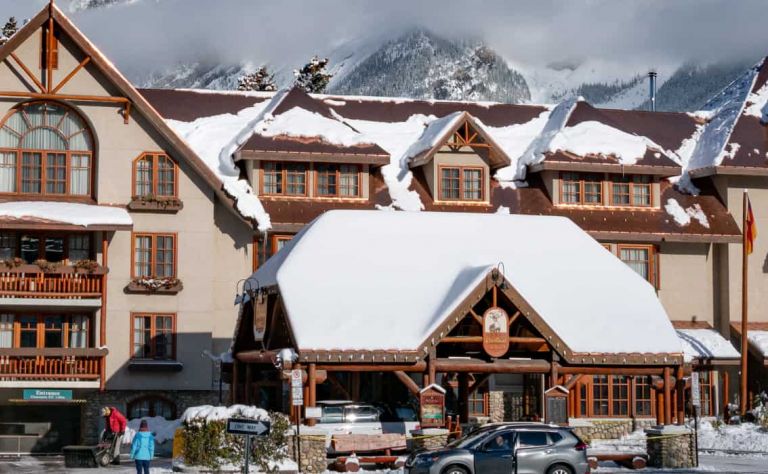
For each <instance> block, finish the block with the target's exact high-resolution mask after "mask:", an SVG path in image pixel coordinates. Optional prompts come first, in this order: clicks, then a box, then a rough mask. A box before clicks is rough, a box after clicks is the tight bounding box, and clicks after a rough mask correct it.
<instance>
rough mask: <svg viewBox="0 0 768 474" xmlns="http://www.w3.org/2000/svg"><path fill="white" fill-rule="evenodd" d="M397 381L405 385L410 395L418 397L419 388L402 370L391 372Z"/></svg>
mask: <svg viewBox="0 0 768 474" xmlns="http://www.w3.org/2000/svg"><path fill="white" fill-rule="evenodd" d="M392 373H393V374H394V375H395V377H397V379H398V380H399V381H400V382H402V383H403V385H405V388H407V389H408V391H409V392H410V393H411V394H412V395H418V394H419V391H420V388H419V386H418V384H417V383H416V382H414V381H413V379H412V378H411V377H409V376H408V374H406V373H405V372H403V371H402V370H395V371H393V372H392Z"/></svg>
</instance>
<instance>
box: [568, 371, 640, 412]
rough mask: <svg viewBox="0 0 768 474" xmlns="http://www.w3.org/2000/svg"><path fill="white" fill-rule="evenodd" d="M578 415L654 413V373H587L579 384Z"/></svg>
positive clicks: (576, 393) (577, 393)
mask: <svg viewBox="0 0 768 474" xmlns="http://www.w3.org/2000/svg"><path fill="white" fill-rule="evenodd" d="M575 395H578V405H577V408H578V410H579V413H578V414H577V416H584V417H618V418H624V417H629V416H631V415H632V414H633V406H632V405H633V404H634V414H635V415H636V416H638V417H651V416H653V415H654V407H653V398H654V396H653V395H654V392H653V389H652V387H651V380H650V377H628V376H624V375H595V376H592V377H587V376H584V377H582V378H581V380H580V381H579V382H578V384H577V389H576V392H575Z"/></svg>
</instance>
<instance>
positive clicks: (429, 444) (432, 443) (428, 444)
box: [412, 428, 449, 451]
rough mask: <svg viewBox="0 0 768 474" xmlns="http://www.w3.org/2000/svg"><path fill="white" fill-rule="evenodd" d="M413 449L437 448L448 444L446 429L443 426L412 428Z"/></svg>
mask: <svg viewBox="0 0 768 474" xmlns="http://www.w3.org/2000/svg"><path fill="white" fill-rule="evenodd" d="M412 434H413V449H414V451H416V450H420V449H439V448H442V447H444V446H445V445H446V444H448V434H449V432H448V430H446V429H443V428H426V429H423V430H414V431H413V432H412Z"/></svg>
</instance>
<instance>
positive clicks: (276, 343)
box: [232, 269, 685, 424]
mask: <svg viewBox="0 0 768 474" xmlns="http://www.w3.org/2000/svg"><path fill="white" fill-rule="evenodd" d="M361 310H364V308H362V309H361ZM491 310H500V314H504V315H506V316H507V319H506V321H504V324H506V328H499V326H498V324H497V325H496V328H495V329H500V331H497V332H496V333H495V336H494V337H495V340H494V341H491V342H495V343H501V347H502V349H503V352H502V353H499V346H498V345H497V346H495V347H494V346H493V345H492V344H489V340H488V339H489V337H488V330H486V331H485V334H484V329H483V328H484V322H485V321H484V319H485V318H486V316H485V315H486V314H487V313H488V312H489V311H491ZM289 318H290V316H289V315H288V314H286V313H285V310H284V308H283V306H282V304H281V303H280V295H279V292H278V291H277V289H276V288H267V289H260V290H259V292H258V296H255V297H254V298H252V299H251V301H249V302H248V303H246V304H245V305H244V307H243V312H242V315H241V318H240V322H239V325H238V330H237V338H236V341H235V349H234V353H235V362H234V367H233V389H232V401H233V402H251V403H252V402H254V401H255V399H254V393H255V390H257V389H258V388H259V387H258V385H257V384H256V383H254V378H253V377H254V373H255V372H257V371H269V372H272V373H273V374H274V376H273V377H272V380H273V381H274V382H277V381H283V380H284V379H285V377H284V372H285V371H286V370H288V369H302V370H304V372H305V377H304V380H305V397H304V400H305V407H308V406H314V405H315V403H316V402H317V393H318V386H319V385H321V384H323V383H327V384H329V385H339V382H338V376H340V374H347V375H345V378H346V380H347V381H348V382H349V385H350V389H349V390H347V391H346V393H347V394H349V395H350V398H353V397H352V395H353V394H355V393H359V391H360V389H359V383H360V375H356V374H361V373H368V374H390V376H391V377H392V378H393V379H396V380H398V381H399V382H400V383H401V384H402V385H403V386H404V387H405V388H406V389H407V391H408V392H409V393H410V394H412V395H416V394H417V393H418V392H419V390H420V389H421V388H423V387H427V386H428V385H430V384H432V383H436V384H444V385H445V384H446V382H448V381H449V380H451V381H455V386H456V387H457V389H458V390H457V392H458V394H457V405H458V413H459V416H460V419H461V420H462V421H466V420H467V419H468V417H469V398H470V396H471V394H472V393H473V392H474V391H476V390H477V389H478V387H480V386H481V385H482V384H483V383H484V382H485V381H486V380H488V378H489V377H491V376H493V375H494V374H537V375H539V376H541V377H542V379H543V383H542V384H541V389H540V390H539V396H542V395H543V391H545V390H548V389H550V388H552V387H556V386H562V387H564V388H565V389H566V390H568V400H567V413H568V417H569V418H572V417H576V416H578V413H579V410H578V409H577V399H578V394H577V390H576V388H577V386H578V383H579V381H580V380H581V379H582V378H583V377H585V376H593V375H609V376H627V377H635V376H646V377H647V376H650V377H652V379H651V380H652V381H653V394H654V397H655V413H656V418H657V421H658V423H659V424H672V423H673V422H678V423H681V422H682V420H683V407H684V405H685V403H684V399H683V394H684V384H683V359H682V356H681V354H639V353H580V352H573V351H571V350H570V348H569V347H568V346H567V345H566V344H565V342H564V341H563V338H562V337H561V336H560V335H558V334H557V333H555V332H554V331H553V330H552V328H551V327H550V326H549V325H548V324H547V323H546V321H545V320H544V319H543V318H542V317H541V316H540V315H539V314H538V313H537V312H536V311H535V309H534V308H532V307H531V305H530V304H528V302H527V301H526V300H525V298H524V297H523V296H522V295H521V294H520V293H519V292H518V291H517V290H516V289H515V288H514V287H513V286H512V285H511V284H510V282H509V281H508V280H507V279H505V278H504V276H503V275H502V274H501V273H500V272H499V271H498V270H497V269H493V270H492V271H489V272H488V273H487V275H485V277H484V278H482V279H481V281H480V282H479V283H478V284H477V285H476V286H475V287H474V288H473V289H472V290H471V291H470V292H468V294H467V296H466V297H465V298H464V299H463V300H462V301H461V303H460V304H458V305H457V306H456V308H455V310H454V311H452V312H451V313H450V314H449V315H448V317H446V318H444V319H443V320H442V322H441V323H440V324H439V325H438V326H437V327H436V328H435V329H434V330H433V331H432V332H431V334H430V336H429V337H428V338H427V339H426V340H425V341H423V343H422V344H421V345H420V346H419V347H417V348H414V349H412V350H397V351H394V350H393V351H386V350H372V351H362V350H355V351H345V350H316V349H311V348H302V347H296V345H295V343H294V342H293V336H292V335H291V332H290V328H291V324H290V319H289ZM340 318H342V319H343V315H340ZM501 319H503V318H501ZM254 322H255V323H256V324H257V325H259V326H261V327H263V328H266V329H264V331H263V334H264V336H263V338H262V339H259V340H257V339H256V338H255V337H254V333H256V334H260V333H261V332H260V331H259V329H261V328H257V330H256V331H253V330H251V326H252V325H253V324H254ZM497 322H498V321H497ZM339 324H343V320H340V321H339ZM403 329H404V330H407V328H403ZM495 329H494V330H495ZM583 330H584V331H590V328H589V322H588V321H587V322H585V325H584V329H583ZM499 333H501V334H503V338H499ZM592 337H600V335H599V334H594V335H593V336H592ZM285 347H292V348H293V349H295V350H296V354H297V358H296V360H295V361H292V362H291V361H282V366H281V367H280V369H281V370H282V371H283V373H281V371H280V370H277V371H276V370H275V365H274V364H275V362H276V357H277V353H278V351H280V350H281V349H283V348H285ZM489 347H490V348H491V349H492V351H495V352H496V353H495V354H494V356H492V355H490V354H489V351H488V349H489ZM471 379H474V382H471ZM280 383H285V382H280ZM355 384H358V386H357V387H355ZM356 401H377V400H356ZM530 415H532V417H534V416H539V417H541V418H542V419H543V417H544V416H545V415H546V413H543V412H542V411H541V410H539V411H537V412H536V413H531V414H530Z"/></svg>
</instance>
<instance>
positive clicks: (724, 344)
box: [677, 329, 740, 362]
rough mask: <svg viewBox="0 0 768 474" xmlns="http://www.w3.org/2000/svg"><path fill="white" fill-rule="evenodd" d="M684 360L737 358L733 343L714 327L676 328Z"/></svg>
mask: <svg viewBox="0 0 768 474" xmlns="http://www.w3.org/2000/svg"><path fill="white" fill-rule="evenodd" d="M677 335H678V337H679V338H680V341H682V343H683V356H684V357H685V361H686V362H691V361H692V360H694V359H738V358H739V357H740V354H739V351H737V350H736V349H735V348H734V347H733V345H732V344H731V343H730V341H728V340H727V339H725V338H724V337H723V336H722V335H721V334H720V333H719V332H717V331H715V330H714V329H678V330H677Z"/></svg>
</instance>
